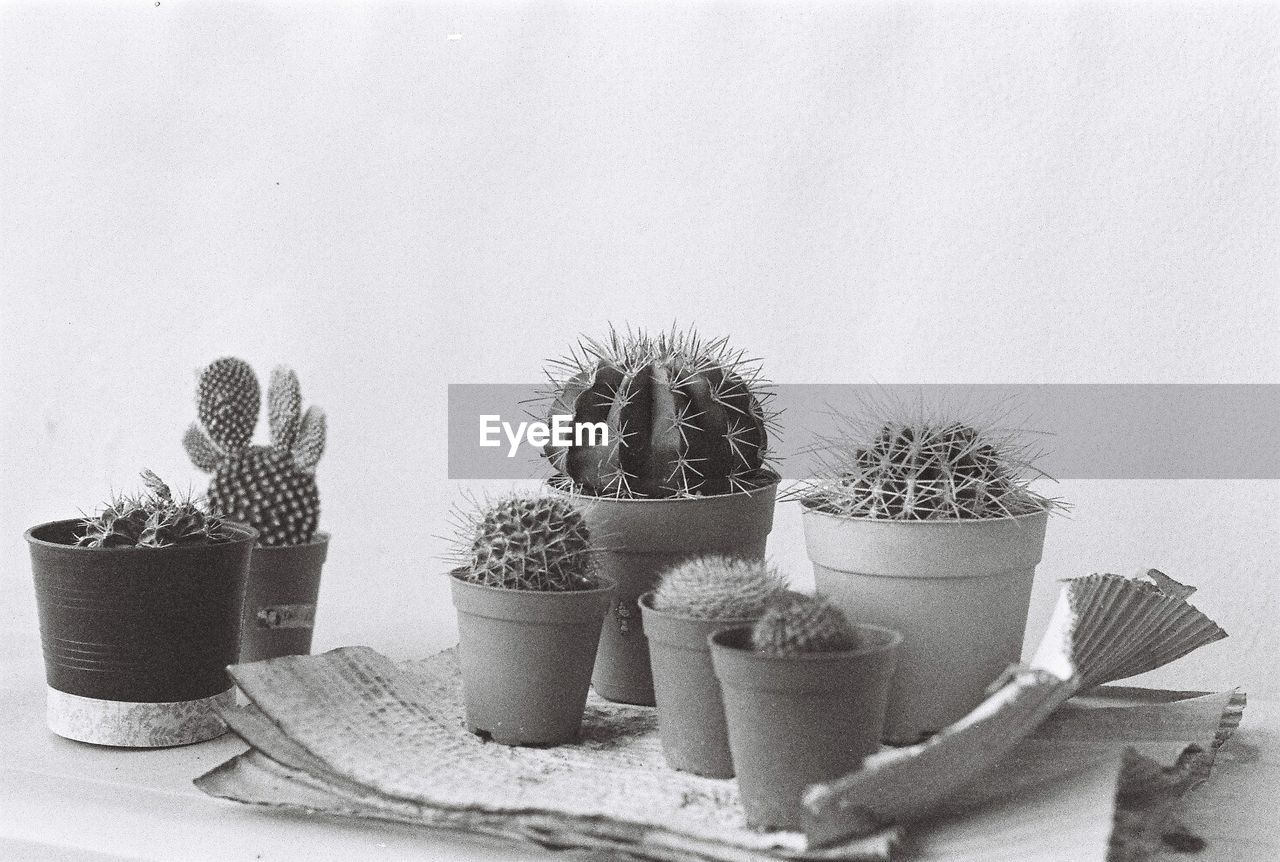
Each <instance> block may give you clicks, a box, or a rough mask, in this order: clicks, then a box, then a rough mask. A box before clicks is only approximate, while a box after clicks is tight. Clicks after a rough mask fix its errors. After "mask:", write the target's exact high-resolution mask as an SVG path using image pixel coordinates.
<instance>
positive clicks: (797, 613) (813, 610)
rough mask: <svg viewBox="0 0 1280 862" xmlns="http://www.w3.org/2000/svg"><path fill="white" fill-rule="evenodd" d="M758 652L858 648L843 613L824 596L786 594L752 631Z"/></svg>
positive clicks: (799, 652) (782, 653)
mask: <svg viewBox="0 0 1280 862" xmlns="http://www.w3.org/2000/svg"><path fill="white" fill-rule="evenodd" d="M751 645H752V647H753V648H754V649H755V650H756V652H761V653H765V654H766V655H773V656H783V657H788V656H796V655H802V654H804V653H814V652H837V651H841V650H851V649H857V648H858V634H857V632H856V631H854V629H853V626H851V625H849V620H848V619H847V618H846V617H845V615H844V613H843V612H842V611H841V610H840V609H839V608H838V607H836V606H835V605H833V604H832V603H831V602H830V601H829V600H828V599H826V598H825V597H823V596H810V595H804V594H803V593H787V594H785V595H782V596H779V597H777V598H774V599H773V600H772V601H770V602H769V606H768V607H767V608H765V611H764V615H763V616H761V617H760V619H759V621H757V622H756V624H755V627H754V628H753V629H752V630H751Z"/></svg>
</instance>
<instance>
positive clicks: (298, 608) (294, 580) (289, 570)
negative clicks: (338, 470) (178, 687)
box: [240, 533, 329, 662]
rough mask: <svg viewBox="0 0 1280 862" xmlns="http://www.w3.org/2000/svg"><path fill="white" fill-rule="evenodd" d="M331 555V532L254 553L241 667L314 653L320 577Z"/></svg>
mask: <svg viewBox="0 0 1280 862" xmlns="http://www.w3.org/2000/svg"><path fill="white" fill-rule="evenodd" d="M328 553H329V534H328V533H317V534H316V536H315V538H314V539H312V540H311V541H310V542H308V543H307V544H305V545H280V546H270V547H263V546H259V547H256V548H254V549H253V554H252V556H250V558H249V581H248V584H247V586H246V587H245V593H244V616H243V618H242V620H241V625H240V661H241V662H251V661H260V660H262V659H268V658H276V657H277V656H282V655H307V654H309V653H310V652H311V634H312V632H313V631H315V617H316V597H317V595H319V593H320V573H321V569H322V568H323V567H324V560H325V557H326V556H327V555H328Z"/></svg>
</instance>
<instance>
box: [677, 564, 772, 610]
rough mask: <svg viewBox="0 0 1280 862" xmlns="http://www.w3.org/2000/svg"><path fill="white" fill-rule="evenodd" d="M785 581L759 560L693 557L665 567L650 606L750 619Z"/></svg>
mask: <svg viewBox="0 0 1280 862" xmlns="http://www.w3.org/2000/svg"><path fill="white" fill-rule="evenodd" d="M786 588H787V585H786V581H784V580H783V578H782V576H781V575H780V574H778V571H777V570H776V569H775V568H774V567H773V566H771V565H769V564H768V563H766V562H765V561H763V560H742V559H736V558H733V557H724V556H720V555H709V556H705V557H695V558H694V559H691V560H686V561H685V562H683V563H680V564H679V565H677V566H674V567H673V568H671V569H669V570H667V572H666V573H665V574H664V575H663V576H662V579H661V580H660V581H659V582H658V586H657V588H656V589H655V590H654V593H653V609H654V610H656V611H663V612H665V613H672V614H679V615H681V616H687V617H693V618H694V619H700V620H751V619H756V618H758V617H759V616H760V615H761V614H762V613H764V609H765V606H766V605H767V604H768V602H769V600H770V599H772V598H774V597H775V596H778V595H780V594H781V593H783V592H784V591H785V590H786Z"/></svg>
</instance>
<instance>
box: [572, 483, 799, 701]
mask: <svg viewBox="0 0 1280 862" xmlns="http://www.w3.org/2000/svg"><path fill="white" fill-rule="evenodd" d="M777 488H778V483H777V482H776V481H775V482H773V483H772V484H770V485H766V486H764V487H762V488H756V489H754V490H751V491H742V492H739V493H736V494H722V495H718V496H712V497H681V498H674V499H635V500H615V499H611V498H607V497H590V496H586V495H582V494H572V493H567V492H563V491H561V492H558V493H564V494H565V496H567V497H569V498H570V499H572V500H573V502H574V504H575V505H577V506H578V507H579V508H580V509H581V510H582V513H583V516H584V517H585V518H586V521H587V527H588V529H590V531H591V538H592V540H593V542H594V543H595V545H596V546H597V548H598V550H597V551H596V558H597V561H598V565H599V568H600V572H601V573H602V574H603V575H605V576H606V577H608V578H610V579H612V580H614V581H617V583H618V595H617V598H616V600H615V602H614V605H613V608H612V610H611V612H610V614H609V619H607V620H606V621H605V624H604V627H603V629H602V630H601V633H600V653H599V655H598V656H597V658H596V669H595V673H594V674H593V676H592V678H591V685H592V687H593V688H595V690H596V693H597V694H599V695H600V696H601V697H603V698H605V699H606V700H612V701H617V702H619V703H635V704H640V705H642V706H653V705H654V703H655V701H654V696H653V675H652V671H651V669H650V667H649V648H648V643H647V642H646V641H645V637H644V624H643V622H642V619H641V616H640V607H639V605H638V604H637V603H636V602H637V599H639V597H640V596H641V595H642V594H643V593H647V592H648V591H649V590H651V589H653V588H654V586H655V585H656V583H657V580H658V576H659V575H661V574H662V572H664V571H665V570H667V569H669V568H671V567H672V566H674V565H675V564H676V563H679V562H681V561H682V560H686V559H688V558H690V557H695V556H699V555H702V554H727V555H730V556H735V557H741V558H744V559H760V558H763V557H764V553H765V543H766V541H767V540H768V538H769V531H770V530H771V529H773V504H774V499H775V497H776V496H777Z"/></svg>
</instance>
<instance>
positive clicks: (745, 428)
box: [545, 328, 777, 498]
mask: <svg viewBox="0 0 1280 862" xmlns="http://www.w3.org/2000/svg"><path fill="white" fill-rule="evenodd" d="M548 376H549V377H550V378H551V389H550V391H549V401H550V407H549V409H548V413H549V420H548V421H549V422H550V421H554V417H555V416H572V417H573V425H574V427H579V426H580V425H591V426H596V427H599V426H604V428H606V429H607V439H604V440H602V439H600V438H599V437H594V438H592V439H589V440H586V441H583V442H581V445H579V441H576V440H575V442H574V444H573V445H570V446H563V447H559V446H555V445H551V444H548V445H547V447H546V449H545V454H546V456H547V458H548V459H549V460H550V461H551V464H552V466H553V467H554V468H555V470H556V473H557V478H558V479H559V480H560V482H561V483H562V484H563V485H565V486H567V487H568V488H569V489H570V490H574V491H580V492H582V493H585V494H590V495H593V496H600V497H618V498H636V497H639V498H648V497H689V496H701V495H711V494H728V493H732V492H736V491H746V490H751V489H754V488H760V487H763V486H765V485H768V484H769V483H771V482H774V481H776V480H777V476H776V474H775V473H774V472H773V470H772V469H771V468H770V467H769V432H770V431H771V430H774V419H775V414H773V413H772V412H771V411H770V410H769V409H768V403H769V401H770V400H771V399H772V397H773V393H772V391H771V390H770V389H769V388H768V386H767V384H765V382H764V381H762V380H761V379H760V376H759V370H758V368H757V366H756V363H755V362H754V361H751V360H747V359H745V358H744V355H743V354H742V353H741V352H739V351H734V350H732V349H731V348H730V347H729V346H728V344H727V341H726V340H725V339H723V338H721V339H715V340H711V341H704V340H703V339H702V338H701V337H699V336H698V334H697V333H696V332H694V331H692V330H690V331H684V332H682V331H678V330H676V329H674V328H673V329H672V330H671V331H670V332H664V333H661V334H659V335H657V336H651V335H649V334H648V333H646V332H643V331H637V332H631V331H628V332H626V333H619V332H618V331H617V330H614V329H611V330H610V332H609V337H608V338H607V339H606V340H604V341H595V340H591V339H584V340H583V341H582V342H581V343H580V347H579V350H577V351H574V352H573V353H572V354H571V355H570V356H569V357H568V358H567V359H564V360H560V361H557V362H554V363H552V365H551V366H550V368H549V371H548Z"/></svg>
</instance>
